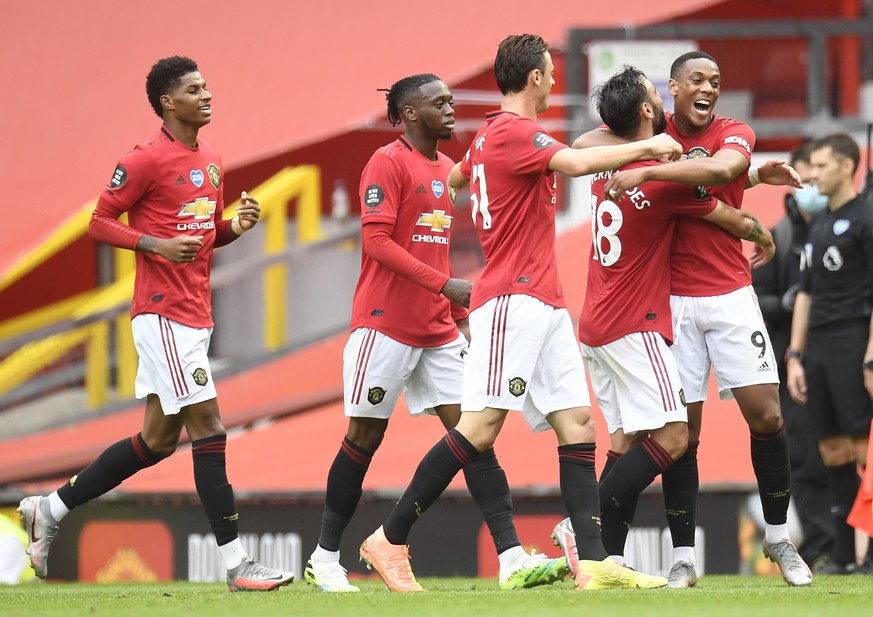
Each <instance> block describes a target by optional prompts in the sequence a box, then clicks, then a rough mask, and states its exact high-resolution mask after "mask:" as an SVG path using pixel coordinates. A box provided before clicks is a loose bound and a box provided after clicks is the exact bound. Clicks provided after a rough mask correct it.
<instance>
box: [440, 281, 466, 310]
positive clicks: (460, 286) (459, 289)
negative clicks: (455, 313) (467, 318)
mask: <svg viewBox="0 0 873 617" xmlns="http://www.w3.org/2000/svg"><path fill="white" fill-rule="evenodd" d="M472 291H473V283H471V282H470V281H466V280H464V279H453V278H450V279H449V280H447V281H446V284H445V285H443V288H442V289H440V293H441V294H442V295H444V296H445V297H446V298H448V299H449V300H451V301H452V302H454V303H455V304H460V305H461V306H463V307H465V308H469V307H470V293H471V292H472Z"/></svg>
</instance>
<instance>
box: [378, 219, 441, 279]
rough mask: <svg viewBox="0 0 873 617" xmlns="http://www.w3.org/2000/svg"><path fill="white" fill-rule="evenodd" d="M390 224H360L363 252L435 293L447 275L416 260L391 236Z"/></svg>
mask: <svg viewBox="0 0 873 617" xmlns="http://www.w3.org/2000/svg"><path fill="white" fill-rule="evenodd" d="M392 228H393V225H391V224H390V223H376V222H373V223H367V224H366V225H362V226H361V241H362V244H363V247H364V252H365V253H366V254H367V255H368V256H370V258H372V259H375V260H376V261H378V262H379V263H380V264H382V265H383V266H385V267H386V268H388V269H389V270H391V271H392V272H394V273H396V274H399V275H400V276H402V277H403V278H405V279H407V280H410V281H412V282H413V283H415V284H417V285H421V286H422V287H424V288H425V289H427V290H428V291H431V292H433V293H435V294H438V293H439V292H440V290H442V288H443V286H444V285H445V284H446V281H448V280H449V275H448V274H445V273H443V272H440V271H439V270H436V269H434V268H432V267H430V266H429V265H427V264H425V263H422V262H420V261H419V260H417V259H416V258H415V257H413V256H412V255H410V254H409V253H407V252H406V251H404V250H403V249H402V248H400V245H399V244H397V243H396V242H394V240H392V239H391V229H392Z"/></svg>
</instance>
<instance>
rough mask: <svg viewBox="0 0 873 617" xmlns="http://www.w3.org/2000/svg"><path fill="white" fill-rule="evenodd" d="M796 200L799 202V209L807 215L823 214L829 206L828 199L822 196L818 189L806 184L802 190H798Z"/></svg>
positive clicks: (795, 192)
mask: <svg viewBox="0 0 873 617" xmlns="http://www.w3.org/2000/svg"><path fill="white" fill-rule="evenodd" d="M794 199H795V200H796V201H797V207H798V208H800V209H801V210H803V211H804V212H806V213H807V214H816V213H817V212H821V211H822V210H824V209H825V207H826V206H827V205H828V198H827V197H826V196H825V195H820V194H819V192H818V187H817V186H816V185H814V184H805V185H804V186H803V188H802V189H796V190H795V191H794Z"/></svg>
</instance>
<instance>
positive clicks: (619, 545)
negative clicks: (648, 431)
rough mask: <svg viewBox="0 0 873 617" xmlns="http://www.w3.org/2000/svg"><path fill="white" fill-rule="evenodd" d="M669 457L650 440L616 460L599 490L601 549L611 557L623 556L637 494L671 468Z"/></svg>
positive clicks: (635, 506)
mask: <svg viewBox="0 0 873 617" xmlns="http://www.w3.org/2000/svg"><path fill="white" fill-rule="evenodd" d="M672 464H673V459H672V458H671V457H670V454H669V453H668V452H667V451H666V450H665V449H664V448H663V447H662V446H661V445H660V444H658V442H656V441H655V440H654V439H652V438H648V439H646V440H644V441H643V442H641V443H639V444H637V445H635V446H634V447H633V448H631V449H630V450H629V451H628V452H627V453H626V454H624V455H623V456H621V457H620V458H618V459H617V460H616V461H615V463H614V464H613V466H612V470H611V471H610V473H609V477H608V478H606V479H604V480H601V482H600V486H599V493H600V511H601V516H602V519H601V520H602V524H603V531H602V536H603V547H604V548H605V549H606V552H607V553H609V554H610V555H623V554H624V545H625V541H626V540H627V532H628V530H630V527H631V525H632V524H633V521H634V514H635V513H636V509H637V500H638V499H639V495H640V493H641V492H642V491H643V489H645V488H646V487H647V486H649V485H650V484H651V483H652V481H653V480H654V479H655V478H656V477H657V476H658V474H661V473H663V472H664V471H666V470H667V469H669V468H670V465H672Z"/></svg>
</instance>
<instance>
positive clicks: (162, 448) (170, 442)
mask: <svg viewBox="0 0 873 617" xmlns="http://www.w3.org/2000/svg"><path fill="white" fill-rule="evenodd" d="M144 440H145V442H146V445H147V446H148V447H149V450H151V451H152V453H153V454H154V455H155V456H157V457H158V458H161V459H164V458H167V457H168V456H170V455H171V454H173V452H175V451H176V446H178V445H179V438H178V437H175V438H174V437H172V436H165V437H159V438H157V439H154V438H152V439H149V438H145V437H144Z"/></svg>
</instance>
